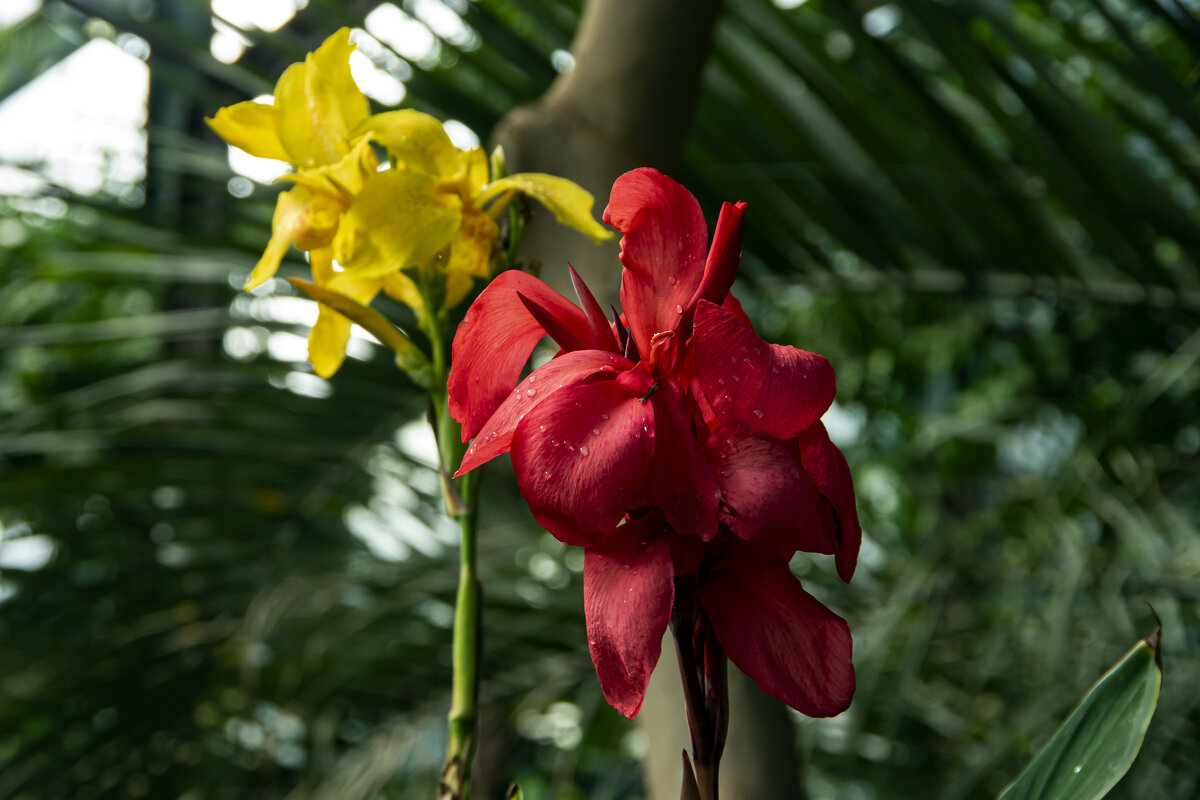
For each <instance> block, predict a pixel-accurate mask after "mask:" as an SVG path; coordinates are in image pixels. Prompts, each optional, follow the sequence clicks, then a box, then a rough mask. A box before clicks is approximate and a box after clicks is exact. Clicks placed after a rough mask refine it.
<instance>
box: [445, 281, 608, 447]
mask: <svg viewBox="0 0 1200 800" xmlns="http://www.w3.org/2000/svg"><path fill="white" fill-rule="evenodd" d="M522 294H523V295H525V296H526V297H527V298H529V299H531V300H533V301H535V302H537V303H538V304H539V305H540V306H542V308H544V309H546V310H547V311H549V312H550V313H551V314H553V315H554V317H555V318H556V319H557V320H558V322H559V323H560V324H561V325H563V326H564V327H565V328H566V329H568V330H570V331H571V332H572V333H573V334H574V335H576V336H577V337H578V338H580V339H582V340H587V339H588V338H589V336H590V334H589V331H588V325H587V320H586V319H585V318H584V315H583V312H582V311H580V310H579V309H578V308H576V307H575V305H574V304H573V303H571V302H570V301H569V300H567V299H566V298H565V297H563V296H562V295H560V294H558V293H557V292H555V291H554V290H553V289H551V288H550V287H549V286H547V285H546V284H544V283H542V282H541V281H539V280H538V279H537V278H535V277H533V276H532V275H526V274H525V273H524V272H518V271H516V270H509V271H507V272H502V273H500V274H499V275H497V276H496V279H495V280H494V281H492V282H491V284H489V285H488V287H487V288H486V289H484V290H483V293H482V294H480V295H479V297H478V299H476V300H475V302H474V303H473V304H472V305H471V307H470V308H469V309H468V310H467V315H466V317H465V318H464V319H463V321H462V324H461V325H459V326H458V332H457V333H456V334H455V336H454V347H453V357H452V361H451V367H450V382H449V388H450V415H451V416H452V417H454V418H455V419H456V420H458V421H459V422H461V423H462V426H463V441H464V442H465V441H468V440H470V439H472V438H474V436H475V435H476V434H477V433H479V430H480V428H482V427H483V424H484V423H485V422H487V420H488V417H490V416H492V414H493V413H495V411H496V409H497V408H499V407H500V404H501V403H503V402H504V399H505V398H506V397H508V396H509V394H511V393H512V388H513V386H514V385H516V383H517V379H518V378H519V377H520V376H521V370H522V368H524V366H525V362H526V361H528V360H529V354H530V353H531V352H532V351H533V346H534V345H536V344H537V343H538V341H539V340H540V339H541V338H542V337H543V336H545V335H546V332H545V330H543V329H542V326H541V325H539V324H538V322H537V320H535V319H534V318H533V317H532V316H531V315H530V313H529V311H528V310H527V309H526V308H525V305H524V303H522V302H521V297H520V295H522Z"/></svg>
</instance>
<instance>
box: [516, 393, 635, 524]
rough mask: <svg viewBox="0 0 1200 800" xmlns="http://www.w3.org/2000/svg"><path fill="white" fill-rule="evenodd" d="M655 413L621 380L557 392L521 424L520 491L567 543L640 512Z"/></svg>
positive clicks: (541, 519) (518, 436)
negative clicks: (630, 512) (629, 514)
mask: <svg viewBox="0 0 1200 800" xmlns="http://www.w3.org/2000/svg"><path fill="white" fill-rule="evenodd" d="M653 430H654V410H653V407H652V406H651V405H650V404H649V403H639V402H638V398H637V397H636V396H635V395H633V394H631V393H630V392H629V390H628V389H626V388H625V387H624V386H621V385H620V384H619V383H618V382H617V381H615V380H613V381H600V382H597V383H583V384H578V385H575V386H565V387H563V388H562V389H556V390H555V391H554V392H553V393H552V394H551V395H550V396H549V397H547V398H546V399H545V400H543V401H542V402H541V403H539V404H538V405H537V406H535V407H534V408H533V409H532V410H530V411H529V413H528V414H526V415H525V418H524V419H523V420H521V422H520V424H518V425H517V431H516V435H515V436H513V440H512V461H513V467H514V468H515V469H516V472H517V486H518V487H519V488H520V490H521V495H522V496H523V497H524V498H525V500H526V501H527V502H528V503H529V509H530V511H532V512H533V516H534V518H535V519H537V521H538V522H539V523H541V525H542V526H543V527H544V528H546V530H548V531H550V533H552V534H554V535H555V536H558V537H559V538H561V539H562V540H563V541H565V542H567V543H568V544H571V543H575V542H578V541H580V540H581V537H587V536H588V535H589V534H597V535H601V534H606V533H608V532H609V531H611V530H612V529H613V528H614V527H615V526H616V525H617V523H618V522H619V521H620V520H621V518H622V517H624V516H625V513H626V512H627V511H629V510H630V509H632V508H635V507H637V506H638V505H640V504H641V503H640V502H639V501H640V500H641V498H642V497H643V493H642V487H643V485H644V484H645V481H646V473H647V471H648V470H649V469H650V459H651V456H652V454H653V450H654V439H653V438H652V436H651V435H650V434H651V433H652V432H653Z"/></svg>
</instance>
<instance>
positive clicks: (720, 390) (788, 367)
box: [693, 300, 837, 439]
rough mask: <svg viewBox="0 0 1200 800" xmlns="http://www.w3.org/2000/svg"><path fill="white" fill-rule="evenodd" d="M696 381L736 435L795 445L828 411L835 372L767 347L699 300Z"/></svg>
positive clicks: (818, 360) (804, 356)
mask: <svg viewBox="0 0 1200 800" xmlns="http://www.w3.org/2000/svg"><path fill="white" fill-rule="evenodd" d="M695 326H696V334H695V337H694V339H693V343H694V344H693V347H694V351H695V357H696V375H697V377H699V379H700V385H701V387H702V388H703V389H704V396H705V397H706V398H707V399H708V402H709V404H710V405H711V406H712V409H713V411H714V412H715V413H716V415H717V416H718V417H719V418H720V419H721V421H722V422H724V423H725V424H726V425H728V426H729V427H731V428H733V429H734V430H735V431H737V432H738V433H748V434H760V435H763V436H770V437H771V438H774V439H794V438H796V437H797V436H798V435H799V434H800V431H802V430H804V429H805V428H807V427H808V426H810V425H812V424H813V423H814V422H816V421H817V420H818V419H820V418H821V415H822V414H824V413H825V412H826V410H828V409H829V405H830V403H832V402H833V398H834V395H835V394H837V386H836V383H835V381H834V376H833V367H831V366H830V365H829V362H828V361H826V360H825V359H824V358H823V357H821V356H819V355H817V354H816V353H809V352H808V351H806V350H797V349H796V348H794V347H786V346H783V345H777V344H768V343H767V342H764V341H763V340H762V339H760V338H758V335H757V334H756V333H755V332H754V330H753V329H752V328H751V327H750V326H748V325H746V324H745V323H743V322H742V321H741V320H739V319H738V318H737V316H736V315H735V314H734V313H733V312H731V311H728V310H726V309H724V308H722V307H720V306H718V305H715V304H713V303H710V302H708V301H707V300H701V301H700V302H699V304H698V305H697V307H696V322H695Z"/></svg>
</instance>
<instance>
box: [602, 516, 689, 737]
mask: <svg viewBox="0 0 1200 800" xmlns="http://www.w3.org/2000/svg"><path fill="white" fill-rule="evenodd" d="M635 524H636V523H633V522H631V523H629V524H627V525H623V526H621V527H620V528H618V529H617V533H615V534H614V535H613V540H612V541H611V542H608V543H606V544H605V546H604V547H603V548H600V547H589V548H588V549H587V551H586V555H585V556H584V562H583V612H584V615H585V616H586V617H587V634H588V649H589V650H590V651H591V653H592V663H593V664H595V666H596V675H597V677H599V678H600V688H601V689H602V690H603V691H604V699H605V700H607V701H608V703H609V705H611V706H612V707H613V708H615V709H616V710H617V711H620V712H621V714H623V715H624V716H626V717H628V718H630V719H632V718H633V717H634V716H635V715H636V714H637V713H638V709H640V708H641V707H642V698H643V697H645V694H646V684H647V683H648V682H649V681H650V673H651V672H652V671H653V670H654V665H655V664H657V663H658V657H659V653H660V651H661V648H662V636H663V632H664V631H665V630H666V629H667V623H668V621H669V620H670V618H671V603H672V602H674V599H675V581H674V577H675V572H674V569H673V567H672V563H671V548H670V547H669V545H668V539H667V537H659V538H657V539H653V540H643V539H642V537H641V536H639V535H637V531H635V530H630V531H628V532H626V531H625V529H626V528H633V526H634V525H635ZM630 534H634V535H630Z"/></svg>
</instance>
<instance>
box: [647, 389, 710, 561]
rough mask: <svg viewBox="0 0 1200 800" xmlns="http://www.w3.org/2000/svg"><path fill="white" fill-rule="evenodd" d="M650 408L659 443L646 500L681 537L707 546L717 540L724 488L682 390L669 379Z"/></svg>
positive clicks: (656, 441) (656, 438) (649, 478)
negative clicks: (703, 447) (694, 426)
mask: <svg viewBox="0 0 1200 800" xmlns="http://www.w3.org/2000/svg"><path fill="white" fill-rule="evenodd" d="M651 402H652V403H653V404H654V430H655V439H654V458H653V460H652V461H651V464H650V473H649V475H647V477H646V498H647V499H648V500H649V501H650V503H651V504H652V505H653V506H655V507H656V508H658V509H660V510H661V511H662V512H663V516H664V517H666V520H667V522H668V523H670V525H671V527H672V528H674V529H675V531H676V532H677V533H680V534H684V535H689V536H699V537H700V538H701V539H704V540H706V541H707V540H709V539H711V538H713V537H714V536H716V534H717V501H718V499H719V497H720V487H719V486H718V484H717V477H716V475H714V474H713V471H712V469H711V468H710V467H709V465H708V463H707V462H706V461H705V460H704V455H703V453H701V451H700V446H699V444H698V443H697V442H696V434H695V432H694V431H693V430H692V422H691V415H690V414H689V412H688V409H687V405H686V401H685V398H684V393H683V387H682V386H680V385H679V383H678V382H676V381H675V380H674V379H672V378H666V379H664V380H662V381H660V382H659V384H658V388H657V389H656V390H655V392H654V394H653V395H651Z"/></svg>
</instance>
